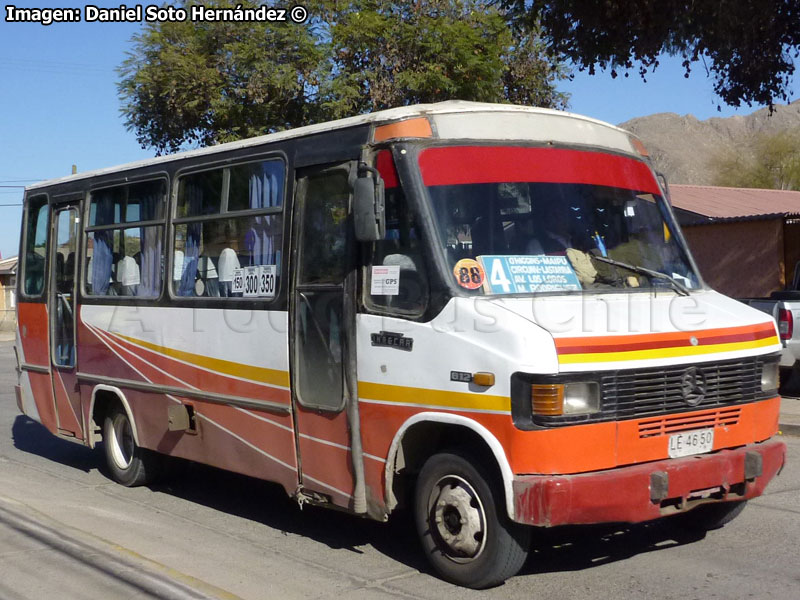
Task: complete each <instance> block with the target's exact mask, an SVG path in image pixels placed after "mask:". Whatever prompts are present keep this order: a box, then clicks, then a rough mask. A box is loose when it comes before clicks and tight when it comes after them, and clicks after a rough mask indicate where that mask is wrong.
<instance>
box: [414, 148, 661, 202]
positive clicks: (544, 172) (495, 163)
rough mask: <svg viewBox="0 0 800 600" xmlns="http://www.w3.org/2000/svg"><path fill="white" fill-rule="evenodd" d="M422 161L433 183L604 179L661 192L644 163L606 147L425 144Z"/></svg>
mask: <svg viewBox="0 0 800 600" xmlns="http://www.w3.org/2000/svg"><path fill="white" fill-rule="evenodd" d="M419 165H420V170H421V171H422V179H423V181H424V182H425V185H428V186H434V185H459V184H471V183H502V182H521V181H526V182H536V183H581V184H589V185H602V186H608V187H616V188H623V189H629V190H635V191H638V192H647V193H651V194H658V195H660V194H661V192H660V190H659V188H658V183H656V180H655V178H654V177H653V173H652V171H651V170H650V167H648V166H647V165H646V164H645V163H643V162H641V161H638V160H635V159H633V158H627V157H624V156H616V155H613V154H606V153H603V152H587V151H583V150H566V149H563V148H519V147H506V146H449V147H442V148H428V149H427V150H423V151H422V153H421V154H420V157H419Z"/></svg>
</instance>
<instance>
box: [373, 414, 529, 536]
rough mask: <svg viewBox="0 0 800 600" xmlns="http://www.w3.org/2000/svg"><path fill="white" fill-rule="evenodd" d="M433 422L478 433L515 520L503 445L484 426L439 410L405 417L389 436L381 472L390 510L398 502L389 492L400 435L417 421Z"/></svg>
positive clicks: (390, 491) (509, 511)
mask: <svg viewBox="0 0 800 600" xmlns="http://www.w3.org/2000/svg"><path fill="white" fill-rule="evenodd" d="M424 422H429V423H430V422H435V423H444V424H447V425H458V426H461V427H467V428H469V429H471V430H472V431H474V432H475V433H477V434H478V435H479V436H481V439H483V441H484V442H485V443H486V445H487V446H488V447H489V449H490V450H491V452H492V454H493V455H494V459H495V460H496V461H497V465H498V467H499V468H500V475H501V477H502V478H503V492H504V494H505V502H506V512H507V513H508V517H509V519H511V520H512V521H513V520H514V490H513V488H512V482H513V474H512V472H511V465H509V464H508V459H507V458H506V453H505V451H504V450H503V446H502V444H501V443H500V442H499V441H498V440H497V438H496V437H495V436H494V434H493V433H492V432H491V431H489V430H488V429H486V427H484V426H483V425H481V424H480V423H477V422H476V421H473V420H472V419H468V418H467V417H462V416H461V415H453V414H449V413H439V412H421V413H417V414H416V415H414V416H413V417H410V418H409V419H407V420H406V421H405V422H404V423H403V424H402V425H401V426H400V428H399V429H398V430H397V433H395V435H394V439H392V444H391V446H389V454H388V455H387V457H386V467H385V472H384V475H385V477H386V505H387V507H388V508H389V509H390V510H391V508H393V507H394V506H396V504H397V499H396V498H395V496H394V492H393V491H392V484H393V482H394V464H395V460H396V459H397V453H398V451H399V449H400V443H401V442H402V441H403V436H404V435H405V433H406V431H408V429H409V428H411V427H412V426H413V425H416V424H417V423H424Z"/></svg>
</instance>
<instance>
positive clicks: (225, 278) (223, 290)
mask: <svg viewBox="0 0 800 600" xmlns="http://www.w3.org/2000/svg"><path fill="white" fill-rule="evenodd" d="M241 267H242V266H241V264H239V257H238V256H237V254H236V251H235V250H234V249H233V248H225V249H224V250H223V251H222V252H220V254H219V261H218V263H217V274H218V275H219V294H220V296H230V295H231V288H232V286H233V271H234V270H235V269H241Z"/></svg>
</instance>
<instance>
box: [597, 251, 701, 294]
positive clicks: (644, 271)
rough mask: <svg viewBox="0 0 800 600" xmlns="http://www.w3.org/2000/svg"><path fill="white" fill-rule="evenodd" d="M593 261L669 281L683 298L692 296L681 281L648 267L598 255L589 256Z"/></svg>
mask: <svg viewBox="0 0 800 600" xmlns="http://www.w3.org/2000/svg"><path fill="white" fill-rule="evenodd" d="M589 256H591V257H592V258H593V259H595V260H599V261H600V262H604V263H608V264H609V265H615V266H617V267H622V268H623V269H628V270H629V271H633V272H634V273H642V274H643V275H649V276H650V277H655V278H656V279H663V280H665V281H669V282H670V283H671V284H672V287H673V288H675V290H676V291H677V292H678V293H680V294H681V295H683V296H688V295H689V294H691V292H690V291H689V289H688V288H687V287H686V286H685V285H683V284H682V283H681V282H680V281H678V280H677V279H675V278H674V277H670V276H669V275H667V274H666V273H661V272H660V271H653V270H652V269H648V268H647V267H640V266H638V265H630V264H628V263H626V262H622V261H620V260H614V259H613V258H606V257H605V256H597V255H596V254H591V253H590V254H589Z"/></svg>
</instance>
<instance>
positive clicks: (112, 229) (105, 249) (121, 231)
mask: <svg viewBox="0 0 800 600" xmlns="http://www.w3.org/2000/svg"><path fill="white" fill-rule="evenodd" d="M166 201H167V185H166V181H164V180H157V181H146V182H141V183H133V184H128V185H122V186H116V187H111V188H105V189H100V190H95V191H93V192H92V194H91V202H90V204H89V222H88V225H87V227H86V253H85V264H86V277H85V279H84V282H83V284H84V290H85V293H86V295H87V296H138V297H140V298H157V297H158V296H159V295H160V294H161V288H162V282H163V279H164V265H163V260H162V252H163V244H164V242H163V239H164V225H162V224H153V222H154V221H155V222H157V221H162V220H163V219H164V216H165V214H166Z"/></svg>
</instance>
